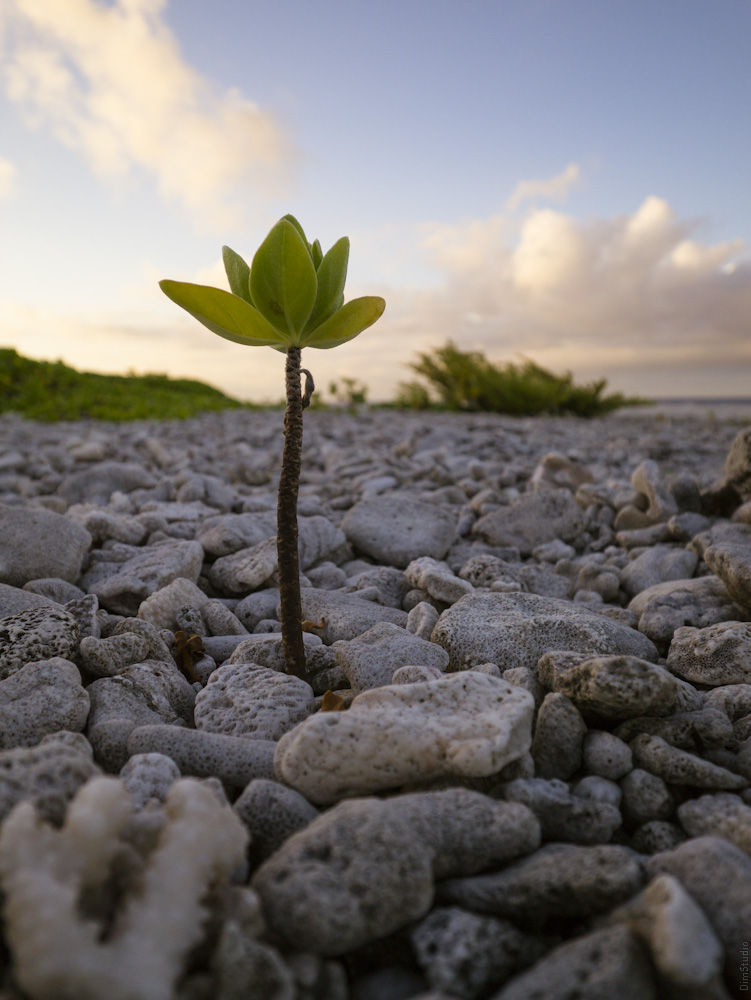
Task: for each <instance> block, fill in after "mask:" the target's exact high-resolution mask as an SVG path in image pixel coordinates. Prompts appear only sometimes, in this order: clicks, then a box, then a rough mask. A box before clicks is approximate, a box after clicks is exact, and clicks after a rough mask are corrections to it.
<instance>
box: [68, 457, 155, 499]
mask: <svg viewBox="0 0 751 1000" xmlns="http://www.w3.org/2000/svg"><path fill="white" fill-rule="evenodd" d="M154 485H155V480H154V477H153V476H152V475H151V473H149V472H147V471H146V469H144V468H143V466H141V465H137V464H136V463H135V462H97V463H96V465H93V466H91V468H89V469H83V470H82V471H81V472H74V473H72V474H71V475H69V476H66V477H65V479H63V481H62V483H60V485H59V486H58V489H57V493H58V496H61V497H63V499H64V500H67V502H68V503H69V504H74V503H90V504H100V505H102V506H104V505H105V504H106V503H108V502H109V499H110V497H111V496H112V494H113V493H114V492H115V491H116V490H117V491H119V492H121V493H130V492H131V491H132V490H136V489H139V488H143V487H149V486H154Z"/></svg>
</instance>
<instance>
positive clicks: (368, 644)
mask: <svg viewBox="0 0 751 1000" xmlns="http://www.w3.org/2000/svg"><path fill="white" fill-rule="evenodd" d="M333 648H334V650H335V651H336V659H337V662H338V663H339V666H340V667H341V668H342V670H343V671H344V674H345V676H346V678H347V680H348V681H349V683H350V686H351V687H352V690H353V691H354V692H355V693H356V694H359V693H360V692H361V691H367V690H369V689H370V688H377V687H382V686H383V685H387V684H391V683H392V677H393V675H394V672H395V671H396V670H398V669H399V667H404V666H407V665H410V664H413V665H421V666H428V667H436V668H437V669H438V670H440V671H444V670H445V669H446V667H447V666H448V662H449V656H448V653H447V652H446V650H445V649H443V648H442V647H441V646H437V645H436V644H435V643H434V642H427V641H426V640H425V639H418V638H417V636H414V635H412V634H411V633H410V632H407V631H406V629H404V628H400V627H399V626H398V625H394V624H392V623H391V622H379V623H378V624H377V625H374V626H373V627H372V628H369V629H368V630H367V632H363V633H362V635H359V636H357V637H356V638H355V639H351V640H349V641H339V642H336V643H335V644H334V646H333Z"/></svg>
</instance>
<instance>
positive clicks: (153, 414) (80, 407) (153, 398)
mask: <svg viewBox="0 0 751 1000" xmlns="http://www.w3.org/2000/svg"><path fill="white" fill-rule="evenodd" d="M249 406H250V404H247V403H240V402H239V401H238V400H236V399H232V398H231V397H230V396H225V395H224V393H223V392H220V391H219V390H218V389H213V388H212V387H211V386H210V385H206V384H205V383H204V382H197V381H194V380H192V379H186V378H181V379H172V378H168V377H167V376H166V375H97V374H95V373H93V372H79V371H76V369H75V368H70V367H68V365H66V364H63V362H62V361H32V360H31V358H25V357H23V356H22V355H20V354H19V353H18V352H17V351H15V350H13V349H12V348H9V347H5V348H0V413H4V412H7V411H8V410H13V411H15V412H16V413H20V414H22V415H23V416H24V417H28V418H29V419H30V420H46V421H52V420H82V419H87V418H90V419H96V420H147V419H156V420H171V419H182V418H184V417H193V416H195V415H196V414H197V413H200V412H201V411H203V410H227V409H240V408H248V407H249Z"/></svg>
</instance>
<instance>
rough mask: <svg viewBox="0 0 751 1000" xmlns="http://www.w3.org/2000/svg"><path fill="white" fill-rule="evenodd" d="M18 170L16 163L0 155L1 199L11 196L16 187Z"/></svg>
mask: <svg viewBox="0 0 751 1000" xmlns="http://www.w3.org/2000/svg"><path fill="white" fill-rule="evenodd" d="M17 174H18V170H17V168H16V165H15V164H14V163H11V161H10V160H7V159H6V158H5V157H4V156H0V201H2V200H3V199H4V198H10V196H11V195H12V194H13V192H14V191H15V189H16V176H17Z"/></svg>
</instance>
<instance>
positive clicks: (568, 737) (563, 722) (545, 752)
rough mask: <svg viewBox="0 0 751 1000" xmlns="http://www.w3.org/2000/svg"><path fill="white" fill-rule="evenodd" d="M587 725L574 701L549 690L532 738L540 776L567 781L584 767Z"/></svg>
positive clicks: (536, 765) (536, 769) (533, 753)
mask: <svg viewBox="0 0 751 1000" xmlns="http://www.w3.org/2000/svg"><path fill="white" fill-rule="evenodd" d="M586 732H587V727H586V724H585V722H584V719H582V717H581V714H580V713H579V711H578V709H577V708H576V706H575V705H573V704H572V702H570V701H569V699H568V698H566V697H565V696H564V695H562V694H553V693H551V694H548V695H546V696H545V700H544V701H543V703H542V705H541V706H540V710H539V712H538V714H537V722H536V723H535V735H534V739H533V740H532V756H533V758H534V761H535V772H536V773H537V775H538V776H539V777H540V778H562V779H563V780H564V781H565V780H566V779H567V778H570V777H571V776H572V775H573V774H575V773H576V772H577V771H578V770H579V768H580V767H581V762H582V742H583V740H584V736H585V734H586Z"/></svg>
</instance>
